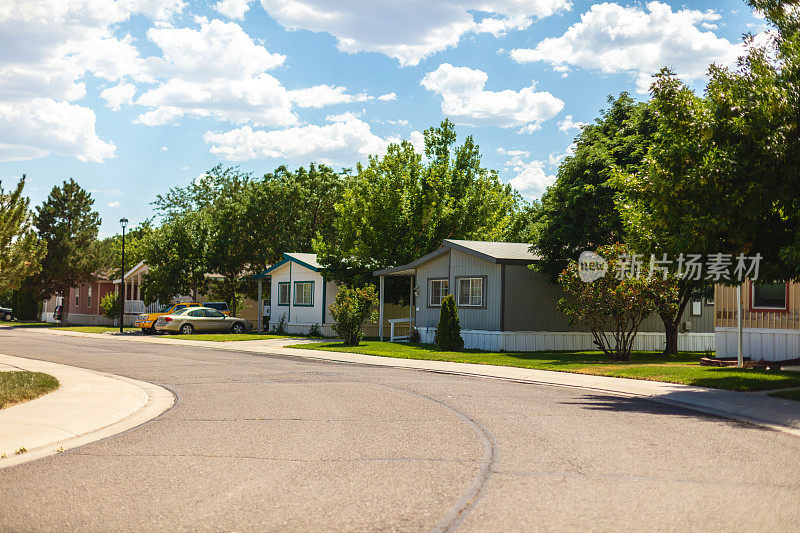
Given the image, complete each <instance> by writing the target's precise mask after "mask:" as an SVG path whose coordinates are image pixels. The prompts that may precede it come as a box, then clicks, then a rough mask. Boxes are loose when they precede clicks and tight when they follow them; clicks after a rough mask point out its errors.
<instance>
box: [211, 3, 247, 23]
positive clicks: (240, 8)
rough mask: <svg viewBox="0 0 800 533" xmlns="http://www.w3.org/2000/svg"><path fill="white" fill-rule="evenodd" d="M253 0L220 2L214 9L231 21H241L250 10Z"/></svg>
mask: <svg viewBox="0 0 800 533" xmlns="http://www.w3.org/2000/svg"><path fill="white" fill-rule="evenodd" d="M251 1H252V0H220V1H219V2H217V3H216V4H214V9H216V10H217V11H219V12H220V13H222V14H223V15H225V16H226V17H228V18H229V19H234V20H241V19H243V18H244V14H245V13H247V10H249V9H250V2H251Z"/></svg>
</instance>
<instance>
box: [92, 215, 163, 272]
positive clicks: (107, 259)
mask: <svg viewBox="0 0 800 533" xmlns="http://www.w3.org/2000/svg"><path fill="white" fill-rule="evenodd" d="M151 233H153V221H152V220H151V219H147V220H144V221H143V222H140V223H139V225H138V226H136V227H135V228H133V229H130V230H128V231H126V232H125V268H126V269H130V268H131V267H133V266H134V265H136V264H137V263H138V262H139V261H142V260H143V259H144V253H145V242H146V240H147V237H149V236H150V234H151ZM98 253H99V254H100V261H101V263H102V265H103V268H104V270H106V271H107V275H108V276H109V277H111V278H115V279H116V278H121V277H122V234H117V235H112V236H111V237H106V238H105V239H102V240H100V241H99V242H98Z"/></svg>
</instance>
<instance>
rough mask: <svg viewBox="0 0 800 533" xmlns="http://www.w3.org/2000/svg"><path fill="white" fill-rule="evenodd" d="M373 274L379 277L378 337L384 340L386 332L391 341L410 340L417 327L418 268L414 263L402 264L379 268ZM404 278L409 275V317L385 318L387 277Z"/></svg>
mask: <svg viewBox="0 0 800 533" xmlns="http://www.w3.org/2000/svg"><path fill="white" fill-rule="evenodd" d="M373 276H375V277H377V278H378V293H379V304H378V306H379V307H378V339H379V340H384V339H385V338H386V337H385V334H386V333H387V331H386V330H387V327H388V334H389V341H390V342H394V341H399V340H408V338H409V337H410V335H411V331H412V329H413V328H414V327H415V323H414V318H415V316H416V314H415V312H414V311H415V310H416V307H415V296H416V294H415V292H416V291H415V288H416V287H415V281H416V277H417V270H416V268H415V267H414V266H412V264H409V265H402V266H398V267H393V268H387V269H383V270H378V271H376V272H374V273H373ZM387 276H389V277H391V278H402V277H407V278H408V281H409V284H408V317H407V318H406V317H398V318H389V319H385V317H386V316H387V314H386V277H387ZM393 307H394V306H393Z"/></svg>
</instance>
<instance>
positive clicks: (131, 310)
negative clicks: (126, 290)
mask: <svg viewBox="0 0 800 533" xmlns="http://www.w3.org/2000/svg"><path fill="white" fill-rule="evenodd" d="M161 307H163V306H162V305H161V304H160V303H158V302H156V303H154V304H150V305H145V304H144V301H142V300H125V314H126V315H138V314H139V313H155V312H157V311H158V310H159V309H161Z"/></svg>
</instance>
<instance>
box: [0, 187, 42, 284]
mask: <svg viewBox="0 0 800 533" xmlns="http://www.w3.org/2000/svg"><path fill="white" fill-rule="evenodd" d="M24 187H25V176H24V175H23V176H22V179H20V180H19V182H18V183H17V186H16V187H15V188H14V189H13V190H12V191H9V192H8V193H6V192H5V191H4V190H3V184H2V182H0V294H6V293H8V292H10V291H12V290H16V289H18V288H19V287H20V285H21V284H22V282H23V281H24V280H25V279H26V278H28V277H29V276H31V275H33V274H35V273H36V272H38V271H39V269H40V268H41V262H42V258H43V257H44V253H45V249H46V248H45V246H46V245H45V243H44V242H42V241H40V240H39V238H38V237H37V236H36V233H35V232H34V230H33V228H32V226H31V220H32V216H31V212H30V210H29V209H28V206H29V205H30V200H29V199H28V198H27V197H26V196H23V195H22V190H23V188H24Z"/></svg>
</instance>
